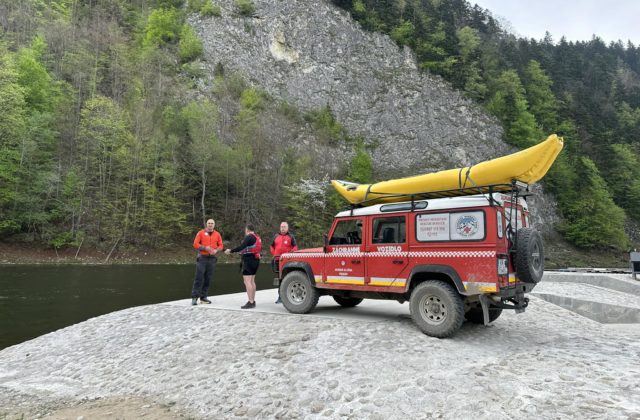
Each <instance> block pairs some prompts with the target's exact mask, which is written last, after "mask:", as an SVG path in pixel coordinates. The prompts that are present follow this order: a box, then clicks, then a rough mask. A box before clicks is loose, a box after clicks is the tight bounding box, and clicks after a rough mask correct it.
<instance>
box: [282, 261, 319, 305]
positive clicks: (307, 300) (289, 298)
mask: <svg viewBox="0 0 640 420" xmlns="http://www.w3.org/2000/svg"><path fill="white" fill-rule="evenodd" d="M280 298H281V299H282V304H283V305H284V307H285V308H286V309H287V311H289V312H291V313H294V314H306V313H309V312H311V311H313V310H314V309H315V307H316V305H317V304H318V299H319V298H320V293H319V292H318V289H316V287H315V286H314V285H313V283H311V280H309V277H308V276H307V274H306V273H303V272H302V271H292V272H290V273H288V274H287V275H286V276H285V277H284V279H283V280H282V283H281V284H280Z"/></svg>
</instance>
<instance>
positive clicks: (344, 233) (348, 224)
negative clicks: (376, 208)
mask: <svg viewBox="0 0 640 420" xmlns="http://www.w3.org/2000/svg"><path fill="white" fill-rule="evenodd" d="M363 223H364V218H361V217H360V218H358V217H349V218H343V219H340V220H338V221H337V222H336V224H335V226H334V228H333V230H332V232H331V235H330V237H329V245H328V247H327V253H326V254H325V270H324V274H323V282H324V283H326V284H330V285H335V286H337V287H338V288H339V287H340V286H346V285H358V286H363V285H364V281H365V277H364V266H365V254H364V244H363V240H362V239H363V233H364V232H363Z"/></svg>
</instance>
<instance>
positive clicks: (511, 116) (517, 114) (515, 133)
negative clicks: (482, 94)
mask: <svg viewBox="0 0 640 420" xmlns="http://www.w3.org/2000/svg"><path fill="white" fill-rule="evenodd" d="M495 85H496V87H495V89H494V91H495V93H494V94H493V97H492V98H491V100H490V101H489V103H488V104H487V108H488V109H489V111H491V113H493V115H495V116H496V117H498V118H499V119H500V121H502V123H503V124H504V127H505V134H506V138H507V140H508V141H509V142H510V143H512V144H514V145H516V146H519V147H522V148H524V147H529V146H531V145H533V144H535V142H536V141H537V140H538V139H539V138H540V137H541V136H542V133H541V131H540V130H539V129H538V127H537V125H536V119H535V117H534V116H533V115H532V114H531V113H530V112H529V111H528V103H527V99H526V98H525V91H524V88H523V87H522V83H521V82H520V78H519V77H518V74H517V73H516V72H515V71H513V70H507V71H505V72H503V73H502V75H501V76H500V78H499V79H498V80H497V81H496V83H495Z"/></svg>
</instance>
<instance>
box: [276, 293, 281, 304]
mask: <svg viewBox="0 0 640 420" xmlns="http://www.w3.org/2000/svg"><path fill="white" fill-rule="evenodd" d="M276 303H282V299H280V295H278V300H276Z"/></svg>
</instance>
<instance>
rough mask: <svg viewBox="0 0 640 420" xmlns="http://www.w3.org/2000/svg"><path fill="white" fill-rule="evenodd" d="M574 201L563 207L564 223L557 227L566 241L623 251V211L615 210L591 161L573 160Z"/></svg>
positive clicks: (584, 159)
mask: <svg viewBox="0 0 640 420" xmlns="http://www.w3.org/2000/svg"><path fill="white" fill-rule="evenodd" d="M577 175H578V176H577V177H576V182H575V185H574V190H575V192H576V194H575V198H574V199H573V200H571V201H570V202H569V203H567V205H566V210H565V212H564V216H565V219H566V221H565V222H564V223H563V224H562V225H561V226H560V229H561V231H563V232H564V234H565V235H566V237H567V239H569V240H570V241H572V242H573V243H575V244H576V245H577V246H580V247H584V248H595V247H606V246H614V247H616V248H618V249H625V248H626V247H627V246H628V242H629V240H628V238H627V236H626V234H625V232H624V210H622V209H621V208H620V207H618V206H617V205H616V204H615V203H614V202H613V199H612V197H611V194H610V193H609V191H608V190H607V185H606V183H605V181H604V180H603V179H602V177H601V176H600V172H599V171H598V168H597V167H596V165H595V164H594V163H593V161H592V160H591V159H589V158H586V157H581V158H580V159H578V161H577Z"/></svg>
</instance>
